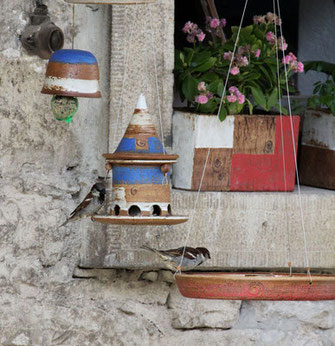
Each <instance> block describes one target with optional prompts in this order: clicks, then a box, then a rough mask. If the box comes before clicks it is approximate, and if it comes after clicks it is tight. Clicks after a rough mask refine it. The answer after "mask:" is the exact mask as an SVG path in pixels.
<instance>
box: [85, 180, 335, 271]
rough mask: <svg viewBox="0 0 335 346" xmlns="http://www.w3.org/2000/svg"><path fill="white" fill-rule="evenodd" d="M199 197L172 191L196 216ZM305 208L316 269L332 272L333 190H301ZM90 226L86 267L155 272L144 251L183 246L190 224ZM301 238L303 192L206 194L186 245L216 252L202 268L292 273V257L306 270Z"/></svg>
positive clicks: (177, 209)
mask: <svg viewBox="0 0 335 346" xmlns="http://www.w3.org/2000/svg"><path fill="white" fill-rule="evenodd" d="M196 195H197V194H196V192H190V191H182V190H172V211H173V213H174V214H178V215H189V216H191V212H192V210H193V208H194V204H195V200H196ZM301 205H302V210H303V214H304V220H305V223H304V224H305V230H306V241H307V249H308V258H309V262H310V263H309V264H310V267H311V268H314V269H321V268H323V269H328V270H332V269H333V270H334V269H335V192H334V191H330V190H323V189H316V188H311V187H306V186H302V187H301ZM88 222H90V221H88ZM87 228H88V230H87V234H86V236H85V241H84V244H83V245H84V247H83V253H82V260H81V266H82V267H87V268H94V267H95V268H97V267H99V268H133V269H149V268H158V267H161V263H160V262H159V260H157V259H156V258H155V257H154V256H153V255H152V254H151V253H149V252H147V251H145V250H141V249H140V246H141V245H142V244H144V243H147V244H150V245H151V246H153V247H157V248H160V249H169V248H173V247H179V246H182V245H184V244H185V240H186V236H187V232H188V230H189V229H190V221H188V222H186V223H184V224H181V225H177V226H173V227H172V226H161V227H152V226H133V227H122V226H121V227H120V226H119V227H117V226H108V227H105V228H104V226H101V225H99V224H93V223H90V226H89V227H87ZM303 239H304V237H303V232H302V226H301V215H300V207H299V195H298V192H297V189H296V190H295V192H293V193H278V192H277V193H276V192H263V193H258V192H255V193H246V192H235V193H231V192H201V193H200V196H199V200H198V205H197V208H196V212H195V215H194V220H193V225H192V227H191V229H190V236H189V241H188V242H187V244H188V245H189V246H205V247H207V248H208V249H209V250H210V252H211V256H212V259H211V260H210V261H208V263H206V266H202V267H201V269H210V270H215V269H222V268H226V269H230V270H232V269H234V270H235V269H239V270H241V269H247V268H257V269H265V268H267V269H273V268H287V263H288V261H289V259H290V260H291V262H292V265H293V267H295V268H297V267H299V268H305V267H306V263H305V255H304V241H303ZM94 244H96V245H94ZM289 248H290V250H291V251H290V253H291V255H289V251H288V249H289ZM199 269H200V268H199Z"/></svg>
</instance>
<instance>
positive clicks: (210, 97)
mask: <svg viewBox="0 0 335 346" xmlns="http://www.w3.org/2000/svg"><path fill="white" fill-rule="evenodd" d="M207 97H208V100H210V99H212V98H213V97H214V95H213V93H210V92H208V93H207Z"/></svg>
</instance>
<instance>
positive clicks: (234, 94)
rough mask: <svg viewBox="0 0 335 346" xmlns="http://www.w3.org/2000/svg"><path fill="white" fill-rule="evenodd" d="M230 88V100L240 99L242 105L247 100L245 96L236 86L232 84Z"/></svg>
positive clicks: (228, 98) (228, 99)
mask: <svg viewBox="0 0 335 346" xmlns="http://www.w3.org/2000/svg"><path fill="white" fill-rule="evenodd" d="M228 90H229V92H230V95H228V96H227V101H228V102H231V103H234V102H236V101H238V103H239V104H240V105H241V104H243V103H244V102H245V96H244V95H243V94H242V93H241V92H240V91H239V90H238V89H237V88H236V87H235V86H231V87H230V88H229V89H228Z"/></svg>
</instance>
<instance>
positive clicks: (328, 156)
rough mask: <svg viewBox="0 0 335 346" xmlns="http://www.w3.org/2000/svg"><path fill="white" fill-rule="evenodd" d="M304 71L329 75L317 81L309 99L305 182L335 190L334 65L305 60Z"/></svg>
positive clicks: (305, 126)
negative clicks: (323, 79)
mask: <svg viewBox="0 0 335 346" xmlns="http://www.w3.org/2000/svg"><path fill="white" fill-rule="evenodd" d="M305 66H306V69H305V71H306V72H308V71H311V70H312V71H316V72H319V73H323V74H324V75H325V76H326V80H325V81H318V82H316V83H315V84H314V90H313V96H311V97H309V98H308V100H307V107H308V108H307V109H306V111H305V116H304V123H303V131H302V139H301V152H300V181H301V183H302V184H305V185H311V186H316V187H322V188H327V189H333V190H334V189H335V64H334V63H328V62H325V61H309V62H306V63H305Z"/></svg>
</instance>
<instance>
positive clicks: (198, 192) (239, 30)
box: [174, 0, 248, 275]
mask: <svg viewBox="0 0 335 346" xmlns="http://www.w3.org/2000/svg"><path fill="white" fill-rule="evenodd" d="M247 5H248V0H246V1H245V5H244V8H243V12H242V17H241V22H240V26H239V28H238V32H237V36H236V41H235V46H234V50H233V54H232V57H231V61H230V64H229V68H228V73H227V77H226V81H225V85H224V88H223V92H222V97H221V102H220V106H219V110H218V113H217V117H218V116H219V114H220V110H221V106H222V102H223V99H224V96H225V93H226V89H227V84H228V79H229V73H230V70H231V66H232V64H233V60H234V57H235V52H236V47H237V43H238V41H239V38H240V32H241V28H242V24H243V20H244V16H245V11H246V8H247ZM210 151H211V148H208V151H207V156H206V161H205V164H204V168H203V170H202V175H201V179H200V183H199V188H198V191H197V196H196V199H195V202H194V207H193V210H192V214H191V218H190V221H189V227H188V230H187V234H186V240H185V245H184V249H183V253H182V256H181V259H180V263H179V265H178V268H177V270H176V272H175V273H174V275H176V274H177V273H178V272H180V271H181V265H182V263H183V260H184V255H185V250H186V246H187V243H188V239H189V237H190V232H191V228H192V225H193V219H194V215H195V210H196V208H197V205H198V200H199V195H200V190H201V187H202V183H203V180H204V176H205V172H206V168H207V163H208V158H209V154H210Z"/></svg>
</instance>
